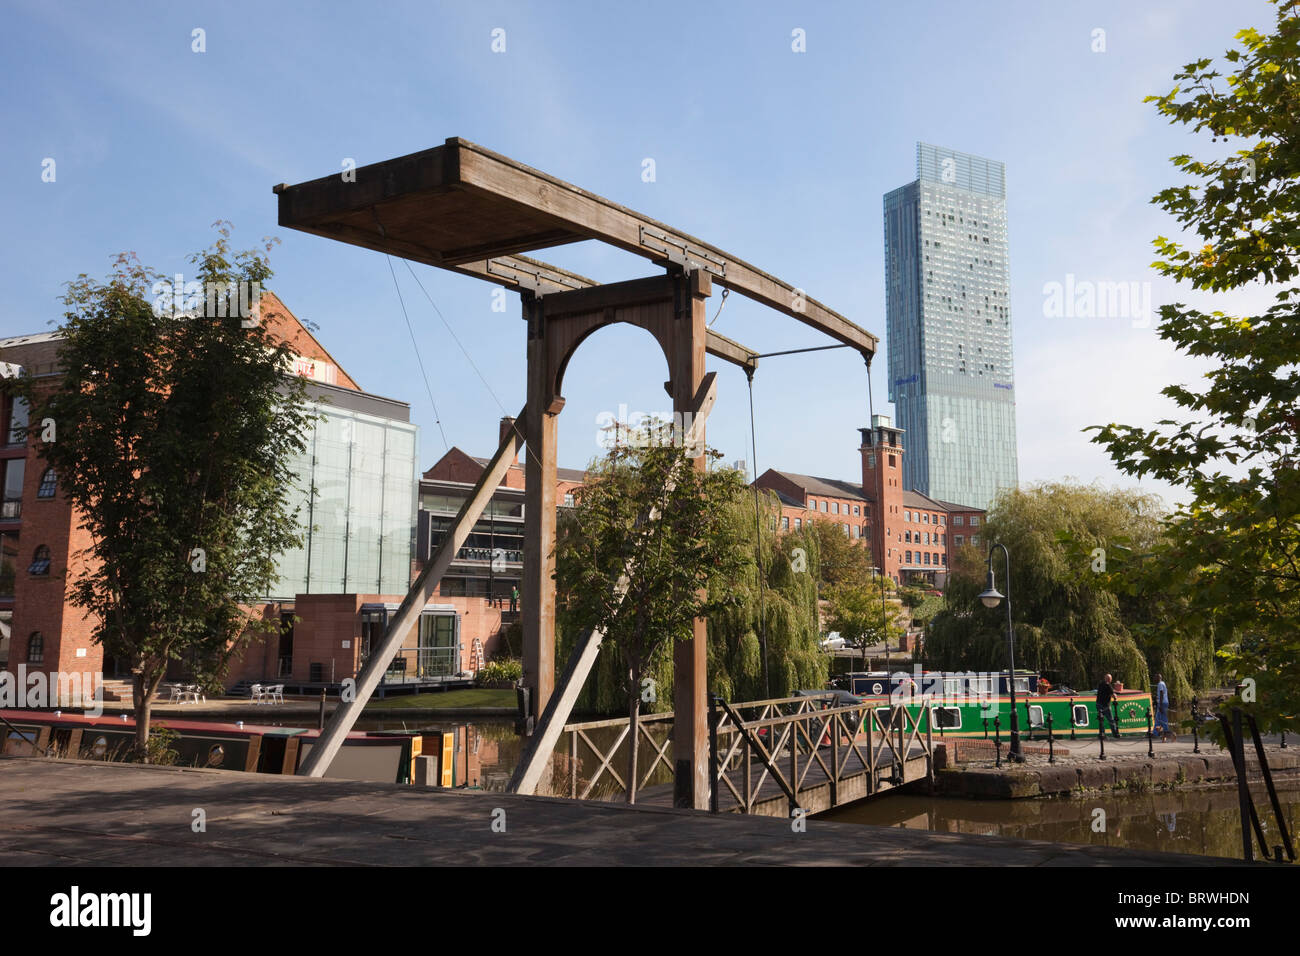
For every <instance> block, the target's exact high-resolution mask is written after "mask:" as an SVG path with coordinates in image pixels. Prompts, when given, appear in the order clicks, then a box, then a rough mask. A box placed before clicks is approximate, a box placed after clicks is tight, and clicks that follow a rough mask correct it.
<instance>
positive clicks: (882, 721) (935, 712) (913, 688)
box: [832, 670, 1152, 738]
mask: <svg viewBox="0 0 1300 956" xmlns="http://www.w3.org/2000/svg"><path fill="white" fill-rule="evenodd" d="M1011 686H1012V685H1011V675H1010V674H1009V673H1008V672H1007V671H1002V672H1001V673H996V674H995V673H976V672H974V671H914V672H913V673H911V674H908V673H906V672H904V671H897V672H894V673H892V674H891V673H887V672H885V671H855V672H852V673H849V674H845V675H841V677H840V678H839V679H836V680H834V681H833V682H832V688H833V689H835V690H840V691H847V692H849V693H850V694H853V695H855V696H857V697H860V698H861V699H862V700H863V702H864V703H866V704H868V705H870V706H873V707H874V708H875V710H876V712H877V719H878V726H888V722H889V719H890V717H889V714H890V710H891V708H892V707H893V706H896V705H898V704H903V705H905V706H906V707H907V711H908V714H909V716H910V717H911V719H912V720H914V721H917V722H919V723H920V726H921V727H922V729H923V730H924V729H925V728H926V727H927V726H928V727H929V728H931V729H932V732H933V734H934V735H935V736H937V737H993V736H995V735H996V734H998V733H1000V734H1001V736H1002V737H1004V738H1005V737H1006V736H1007V735H1008V734H1009V733H1010V731H1011V695H1010V691H1011ZM1014 686H1015V692H1016V717H1017V720H1018V723H1019V729H1020V732H1021V734H1022V735H1024V736H1040V735H1041V736H1046V734H1047V726H1048V718H1049V716H1050V718H1051V725H1052V732H1053V733H1054V734H1058V735H1059V734H1065V735H1069V734H1070V733H1071V732H1073V733H1074V735H1075V736H1083V735H1088V734H1091V735H1093V736H1096V734H1097V731H1098V721H1097V705H1096V693H1095V691H1084V692H1079V691H1072V690H1070V689H1068V688H1062V689H1056V688H1051V687H1049V686H1048V685H1047V682H1046V681H1043V680H1042V679H1041V678H1040V677H1039V675H1038V674H1037V673H1035V672H1034V671H1028V670H1017V671H1016V673H1015V685H1014ZM1114 710H1115V712H1116V713H1118V717H1119V732H1120V734H1121V736H1123V735H1138V734H1145V733H1146V732H1147V728H1148V723H1147V716H1148V714H1149V713H1152V708H1151V694H1150V693H1149V692H1147V691H1139V690H1128V689H1118V690H1117V691H1116V693H1115V701H1114ZM927 711H928V713H929V721H930V723H929V724H928V725H927V723H926V720H925V718H924V717H923V714H924V713H925V712H927ZM909 726H912V724H911V723H909ZM1106 729H1107V733H1111V732H1112V729H1111V727H1110V723H1109V721H1108V722H1107V727H1106Z"/></svg>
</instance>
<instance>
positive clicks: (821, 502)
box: [754, 415, 984, 587]
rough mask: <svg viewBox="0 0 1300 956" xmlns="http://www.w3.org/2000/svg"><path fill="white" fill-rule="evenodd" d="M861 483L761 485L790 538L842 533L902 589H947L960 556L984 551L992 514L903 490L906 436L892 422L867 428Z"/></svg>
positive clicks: (779, 476)
mask: <svg viewBox="0 0 1300 956" xmlns="http://www.w3.org/2000/svg"><path fill="white" fill-rule="evenodd" d="M858 431H859V432H860V433H861V436H862V438H861V445H860V446H859V453H860V455H861V457H862V479H861V481H846V480H842V479H838V478H818V477H815V476H812V475H802V474H797V473H795V472H788V471H778V470H776V469H768V470H767V471H765V472H764V473H763V474H762V475H760V476H759V477H758V478H757V479H755V481H754V484H755V485H756V486H757V487H759V488H765V489H768V490H771V491H773V492H775V493H776V495H777V498H778V500H779V501H780V505H781V528H782V530H795V529H798V528H802V527H803V526H804V524H805V523H806V522H809V521H829V522H832V523H834V524H838V525H840V526H841V527H842V528H843V530H844V533H845V535H847V536H848V537H849V538H851V539H853V540H854V541H855V542H860V543H862V544H863V545H864V546H865V547H868V548H870V549H871V562H872V565H873V567H875V568H877V569H882V568H883V570H884V573H885V574H886V575H888V576H889V577H890V578H892V579H893V580H894V581H896V582H899V583H910V584H921V585H928V586H934V587H942V585H943V583H944V581H946V580H947V575H948V569H949V568H951V567H952V559H953V556H954V554H955V553H956V549H957V548H958V547H960V546H962V545H964V544H971V545H976V546H978V545H979V543H980V527H981V525H982V524H983V519H984V511H983V510H982V509H980V508H974V507H969V506H966V505H959V504H954V503H953V502H950V501H939V500H937V499H934V498H930V497H928V496H926V495H923V494H921V493H919V492H916V491H911V490H909V489H906V488H904V487H903V477H902V476H903V468H902V465H903V454H904V448H903V440H902V436H903V431H902V429H900V428H895V427H894V425H893V422H892V421H891V419H890V418H889V416H887V415H876V416H875V417H874V418H873V419H872V424H871V427H870V428H860V429H858Z"/></svg>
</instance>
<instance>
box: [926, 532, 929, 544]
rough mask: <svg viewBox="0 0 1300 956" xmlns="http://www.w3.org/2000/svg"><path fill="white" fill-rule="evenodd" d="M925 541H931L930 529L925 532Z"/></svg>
mask: <svg viewBox="0 0 1300 956" xmlns="http://www.w3.org/2000/svg"><path fill="white" fill-rule="evenodd" d="M925 543H926V544H929V543H930V532H928V531H927V532H926V533H925Z"/></svg>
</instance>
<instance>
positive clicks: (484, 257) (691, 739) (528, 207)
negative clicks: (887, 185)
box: [274, 137, 879, 809]
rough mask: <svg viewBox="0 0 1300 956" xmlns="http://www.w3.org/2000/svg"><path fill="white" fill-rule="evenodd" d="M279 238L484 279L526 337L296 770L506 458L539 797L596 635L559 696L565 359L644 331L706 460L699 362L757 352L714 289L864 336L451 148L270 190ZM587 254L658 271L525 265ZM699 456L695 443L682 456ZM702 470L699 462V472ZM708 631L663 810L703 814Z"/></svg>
mask: <svg viewBox="0 0 1300 956" xmlns="http://www.w3.org/2000/svg"><path fill="white" fill-rule="evenodd" d="M274 191H275V193H276V194H277V196H278V197H279V221H280V225H281V226H284V227H287V228H290V229H298V230H301V231H303V232H310V233H313V234H315V235H318V236H324V237H326V238H330V239H336V240H338V241H340V242H346V243H351V244H352V245H357V246H363V247H365V248H367V249H373V250H376V251H379V252H383V253H386V254H390V255H395V256H400V257H403V258H406V259H410V260H414V261H415V262H422V263H425V264H427V265H432V266H438V267H439V268H443V269H449V270H451V271H454V272H459V273H462V274H464V275H470V276H474V277H476V278H480V279H485V280H487V281H489V282H494V283H496V284H498V285H501V286H504V287H506V288H509V289H514V290H515V291H517V292H519V294H520V298H521V300H522V309H523V317H524V319H525V320H526V322H527V356H528V386H527V400H526V404H525V406H524V408H523V409H522V410H521V412H520V413H519V415H518V416H517V418H516V425H515V428H514V430H513V431H512V433H510V434H508V435H507V436H506V437H505V438H504V439H503V440H502V442H501V444H500V447H499V448H498V449H497V452H496V454H495V455H494V456H493V457H492V459H491V460H490V461H489V463H488V465H487V467H486V468H484V470H483V474H482V476H481V478H480V479H479V482H478V484H477V485H475V487H474V489H473V491H472V492H471V493H470V496H469V498H468V500H467V501H466V502H465V505H464V506H463V507H462V509H461V511H460V513H459V514H458V515H457V517H456V519H455V521H454V522H453V524H452V527H451V529H450V531H449V533H448V534H447V536H446V537H445V538H444V540H443V543H442V545H441V546H440V547H439V548H438V550H437V552H436V553H435V554H434V555H432V556H431V558H430V560H429V561H428V562H427V563H426V565H425V567H424V569H423V571H422V572H421V573H420V575H419V576H418V577H417V578H416V580H415V583H414V584H413V585H412V586H411V590H410V592H409V593H408V594H407V596H406V599H405V600H404V601H403V602H402V605H401V607H400V608H399V609H398V611H397V612H396V614H395V615H394V616H393V617H392V618H391V619H390V621H389V624H388V629H387V631H386V633H385V636H384V639H383V641H382V642H381V645H380V647H379V648H378V649H377V650H375V651H374V652H373V653H372V655H371V657H370V658H369V660H368V661H367V663H366V665H365V667H364V668H363V669H362V671H361V674H360V675H359V676H358V678H357V687H356V695H355V697H354V698H353V699H352V700H351V701H347V702H343V703H341V704H340V706H339V707H338V709H337V710H336V711H335V712H334V716H333V718H332V719H331V720H330V722H329V724H328V726H327V727H326V729H325V731H324V733H323V734H322V736H321V740H320V743H319V744H318V745H317V746H316V747H314V748H312V752H311V754H310V755H309V757H308V759H307V760H306V761H305V763H304V766H303V768H302V770H301V771H300V772H301V773H304V774H307V775H310V776H321V775H323V774H324V772H325V770H326V768H328V766H329V764H330V762H331V761H332V760H333V758H334V756H335V754H336V753H337V752H338V749H339V747H340V746H341V745H342V742H343V739H344V737H345V736H346V735H347V733H348V731H349V730H350V729H351V728H352V726H353V725H354V724H355V722H356V720H357V718H358V717H359V716H360V714H361V711H362V709H363V708H364V707H365V704H366V702H367V701H368V700H369V698H370V696H371V694H372V693H373V691H374V689H375V687H376V686H377V685H378V683H379V681H380V678H381V677H382V676H383V673H384V670H385V668H386V667H387V666H388V664H389V661H390V660H391V659H392V657H393V656H394V655H395V654H396V652H397V650H398V649H399V648H400V647H401V645H402V642H403V641H404V639H405V638H406V637H407V636H408V635H409V634H410V632H411V630H412V628H413V627H414V626H415V624H416V622H417V620H418V618H419V614H420V611H421V610H422V609H423V608H424V606H425V604H426V603H427V602H428V601H429V600H430V598H432V596H433V593H434V589H435V588H436V587H437V585H438V582H439V581H441V579H442V576H443V574H444V573H445V572H446V570H447V568H448V566H449V565H450V563H451V560H452V558H453V557H454V556H455V554H456V553H457V552H458V551H459V550H460V548H461V546H462V545H463V544H464V543H465V540H466V538H467V537H468V535H469V533H470V530H471V529H472V528H473V526H474V523H475V522H476V521H477V520H478V518H479V516H480V515H481V514H482V512H483V510H484V508H485V507H486V506H487V503H488V501H489V500H490V499H491V496H492V492H493V490H494V489H495V488H496V487H497V485H499V484H500V482H501V481H502V479H503V478H504V476H505V474H506V471H507V469H508V468H509V466H510V464H511V463H512V462H513V461H514V460H515V456H516V455H517V454H518V452H519V450H520V447H521V446H523V445H525V444H526V445H527V449H528V454H527V457H526V464H525V473H524V474H525V490H524V509H525V515H526V519H525V529H524V556H523V574H524V578H523V582H522V586H521V588H520V591H521V605H522V606H521V612H522V613H521V617H522V623H523V631H524V685H525V687H526V688H527V691H528V699H529V709H530V715H531V716H532V717H533V718H534V719H535V720H536V730H535V732H534V734H533V736H532V738H531V739H530V741H529V744H528V746H527V747H526V748H525V753H524V755H523V758H522V759H521V763H520V766H519V768H518V770H517V771H516V773H515V777H514V778H513V779H512V782H511V788H512V789H513V790H515V791H516V792H524V793H532V792H535V790H536V788H537V786H538V784H539V782H540V780H541V776H542V772H541V771H542V764H543V763H545V762H546V761H548V760H549V758H550V754H551V752H552V750H553V749H554V747H555V745H556V743H557V742H558V740H559V737H560V734H561V732H562V731H563V729H564V725H565V722H566V720H567V717H568V714H569V713H570V711H571V709H572V706H573V701H574V699H575V698H576V696H577V693H578V690H580V689H581V686H582V682H583V680H584V679H585V677H586V675H587V673H588V672H589V670H590V667H591V664H592V663H593V662H594V660H595V655H596V652H597V650H598V649H599V646H600V640H601V635H599V634H592V635H589V636H588V638H587V640H585V641H582V642H579V645H578V648H577V650H576V651H575V652H574V655H573V657H572V658H571V659H570V661H569V662H568V665H567V666H566V669H565V673H564V675H563V677H562V680H561V684H560V689H559V693H557V692H556V680H555V582H554V572H555V559H554V548H555V523H556V502H555V482H556V442H557V425H558V417H559V414H560V411H561V409H563V407H564V398H563V397H562V394H563V393H562V386H563V381H564V372H565V369H566V367H567V365H568V362H569V359H570V357H571V356H572V355H573V353H574V351H575V350H576V349H577V347H578V346H579V345H580V344H581V343H582V342H583V340H584V339H585V338H586V337H587V336H589V335H590V334H591V333H593V332H594V331H596V330H597V329H600V328H603V327H605V326H607V325H612V324H614V323H617V322H627V323H629V324H632V325H635V326H638V327H640V328H643V329H646V330H647V331H649V332H650V333H651V334H652V335H653V336H654V337H655V339H656V340H657V341H658V343H659V345H660V347H661V348H662V349H663V352H664V356H665V358H666V359H667V361H668V368H669V381H668V382H666V383H665V387H666V389H667V391H668V392H669V394H670V395H671V396H672V400H673V411H674V413H689V414H690V416H691V417H690V418H683V421H691V422H692V425H691V431H690V433H689V434H688V436H687V445H688V447H702V444H703V440H704V422H705V419H706V418H707V416H708V412H709V409H710V408H711V407H712V404H713V402H714V400H715V398H716V388H717V386H716V378H715V375H714V373H711V372H706V369H705V355H706V354H707V355H711V356H713V357H715V358H718V359H722V360H723V361H726V362H730V363H732V364H735V365H738V366H740V367H742V368H744V369H746V370H747V372H749V373H752V372H753V369H754V368H755V366H756V365H757V363H758V353H757V352H755V351H754V350H752V349H749V348H746V347H745V346H743V345H741V344H739V343H737V342H734V341H732V340H730V339H728V338H725V337H724V336H721V335H718V334H717V333H715V332H713V331H711V330H709V329H708V328H706V325H705V309H706V300H707V299H708V297H709V296H710V295H711V294H712V287H713V284H714V283H717V284H718V285H720V286H722V287H723V288H724V289H728V290H730V291H732V292H736V293H739V294H740V295H743V296H746V297H747V298H750V299H752V300H754V301H756V302H760V303H762V304H764V305H767V306H769V307H771V308H773V309H775V310H777V311H778V312H783V313H785V314H786V315H788V316H790V317H791V318H793V319H795V320H797V321H799V322H802V323H804V324H805V325H808V326H811V327H812V328H815V329H817V330H819V331H821V332H824V333H825V334H826V335H828V336H830V337H831V338H832V339H834V340H835V341H836V342H837V343H840V344H843V345H847V346H851V347H853V348H855V349H857V351H858V352H859V353H860V354H861V355H862V356H863V358H864V359H865V360H866V362H867V364H868V366H869V365H870V362H871V359H872V357H873V356H874V355H875V352H876V346H877V343H878V341H879V340H878V339H877V338H876V337H875V336H874V335H871V334H870V333H869V332H866V331H865V330H863V329H861V328H859V327H858V326H857V325H855V324H853V323H852V322H850V321H849V320H848V319H846V318H845V317H844V316H842V315H840V314H839V313H838V312H835V311H833V310H832V309H830V308H829V307H827V306H825V305H823V304H822V303H820V302H818V301H817V300H816V299H813V298H810V297H809V296H807V295H806V294H805V293H804V291H803V290H802V289H799V288H796V287H795V286H792V285H790V284H789V283H786V282H783V281H782V280H780V279H778V278H776V277H775V276H772V275H770V274H768V273H766V272H763V271H761V270H759V269H757V268H755V267H754V266H751V265H750V264H748V263H747V262H745V261H743V260H741V259H738V258H736V257H735V256H732V255H730V254H728V253H726V252H723V251H722V250H720V249H718V248H717V247H716V246H712V245H710V244H708V243H706V242H704V241H702V240H700V239H697V238H695V237H694V236H691V235H688V234H687V233H684V232H681V231H680V230H677V229H673V228H672V227H670V226H667V225H665V224H663V223H661V222H658V221H656V220H654V219H650V218H649V217H647V216H643V215H641V214H640V213H637V212H633V211H632V210H630V209H628V208H626V207H624V206H620V205H618V204H617V203H614V202H611V201H610V200H608V199H605V198H603V197H601V196H597V195H595V194H593V193H590V192H587V191H586V190H585V189H580V188H579V187H577V186H574V185H572V184H570V183H566V182H564V181H562V180H559V179H556V178H555V177H553V176H548V175H547V174H545V173H542V172H540V171H538V170H536V169H532V168H530V167H528V166H525V165H523V164H522V163H518V162H516V161H514V160H512V159H509V158H507V157H505V156H502V155H500V154H498V153H494V152H492V151H490V150H487V149H484V148H483V147H481V146H478V145H476V144H474V143H471V142H468V141H466V140H463V139H459V138H455V137H453V138H450V139H448V140H446V141H445V142H444V143H443V144H442V145H441V146H437V147H434V148H433V149H428V150H424V151H422V152H418V153H412V154H411V155H409V156H402V157H399V158H396V159H390V160H386V161H384V162H380V163H375V164H372V165H369V166H363V167H360V168H358V169H356V170H353V171H349V173H348V174H347V175H346V176H345V175H343V174H334V175H331V176H327V177H324V178H322V179H315V180H311V181H310V182H304V183H299V184H298V185H295V186H288V185H284V184H281V185H278V186H276V187H275V190H274ZM588 239H596V240H600V241H602V242H606V243H609V244H610V245H612V246H616V247H617V248H620V249H623V250H626V251H628V252H632V253H635V254H637V255H640V256H643V257H644V258H646V259H649V260H650V261H651V262H653V263H654V264H656V265H657V266H659V267H660V269H661V270H662V271H661V273H660V274H658V275H653V276H649V277H646V278H634V279H630V280H627V281H624V282H616V283H609V284H605V285H601V284H599V283H597V282H594V281H593V280H591V279H588V278H585V277H583V276H580V275H577V274H575V273H573V272H569V271H567V270H565V269H559V268H556V267H555V266H552V265H548V264H547V263H545V262H542V261H539V260H537V259H533V258H529V257H527V256H525V255H524V253H528V252H533V251H535V250H538V249H545V248H548V247H551V246H559V245H564V244H567V243H572V242H580V241H583V240H588ZM696 442H698V443H699V444H698V445H693V444H692V443H696ZM695 465H696V467H697V468H700V469H703V468H704V458H703V456H702V455H701V456H699V457H697V458H696V459H695ZM705 639H706V628H705V621H703V620H697V621H696V622H695V639H694V640H689V641H683V642H679V643H678V644H677V645H676V647H675V648H674V700H676V701H678V702H679V706H678V710H677V713H676V716H675V720H674V724H673V732H672V750H673V767H674V781H675V783H674V802H675V804H676V805H678V806H686V807H695V808H698V809H705V808H707V807H708V805H709V798H710V793H711V786H710V783H711V782H710V780H709V773H708V720H707V686H708V684H707V674H706V670H705V661H706V654H705Z"/></svg>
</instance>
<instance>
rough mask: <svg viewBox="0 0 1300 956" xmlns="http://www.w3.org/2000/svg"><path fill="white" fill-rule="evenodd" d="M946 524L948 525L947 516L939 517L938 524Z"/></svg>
mask: <svg viewBox="0 0 1300 956" xmlns="http://www.w3.org/2000/svg"><path fill="white" fill-rule="evenodd" d="M947 523H948V516H947V515H939V524H947Z"/></svg>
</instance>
